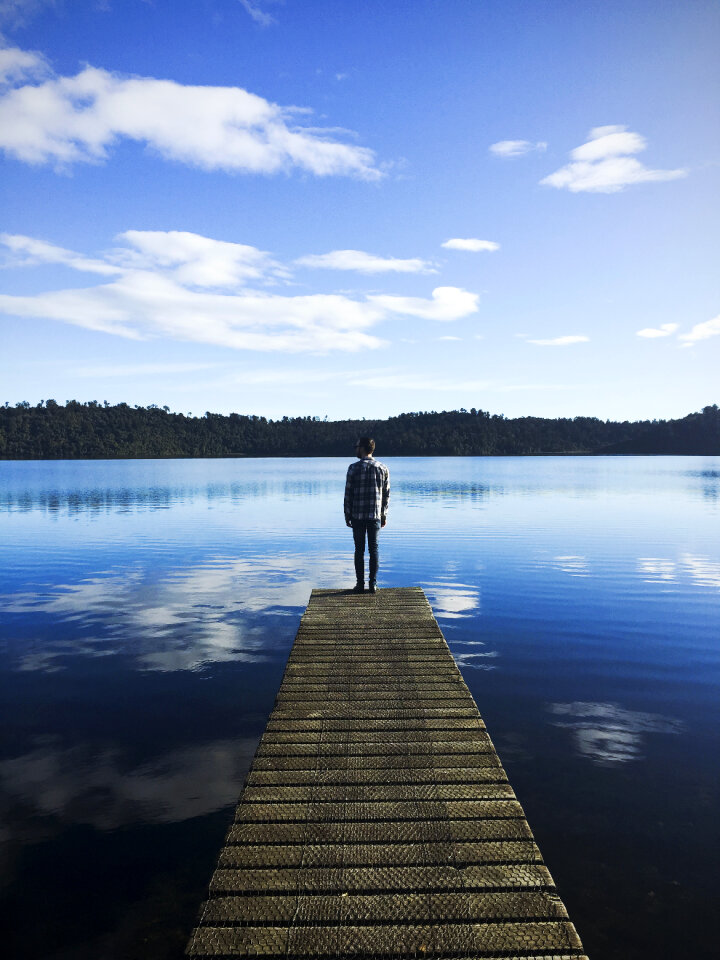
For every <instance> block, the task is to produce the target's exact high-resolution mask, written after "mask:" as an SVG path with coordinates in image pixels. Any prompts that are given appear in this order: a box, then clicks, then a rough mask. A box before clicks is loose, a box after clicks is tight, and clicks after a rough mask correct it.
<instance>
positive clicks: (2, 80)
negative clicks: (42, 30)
mask: <svg viewBox="0 0 720 960" xmlns="http://www.w3.org/2000/svg"><path fill="white" fill-rule="evenodd" d="M0 39H1V38H0ZM48 73H50V68H49V66H48V63H47V61H46V60H45V58H44V57H43V56H42V55H41V54H39V53H33V52H32V51H30V50H20V49H18V48H17V47H2V48H0V84H3V85H4V84H7V83H20V82H21V81H23V80H29V79H31V78H34V77H42V76H45V75H47V74H48Z"/></svg>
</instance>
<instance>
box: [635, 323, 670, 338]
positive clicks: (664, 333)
mask: <svg viewBox="0 0 720 960" xmlns="http://www.w3.org/2000/svg"><path fill="white" fill-rule="evenodd" d="M677 328H678V324H677V323H662V324H660V326H659V327H644V328H643V329H642V330H638V331H637V334H636V336H638V337H645V338H646V339H648V340H652V339H654V338H656V337H669V336H670V335H671V334H672V333H675V331H676V330H677Z"/></svg>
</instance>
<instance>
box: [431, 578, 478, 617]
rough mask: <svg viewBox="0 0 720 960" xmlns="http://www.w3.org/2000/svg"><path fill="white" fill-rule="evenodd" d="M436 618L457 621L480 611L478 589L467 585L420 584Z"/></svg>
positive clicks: (472, 585)
mask: <svg viewBox="0 0 720 960" xmlns="http://www.w3.org/2000/svg"><path fill="white" fill-rule="evenodd" d="M421 586H422V588H423V589H424V591H425V595H426V596H427V598H428V600H429V601H430V605H431V606H432V608H433V611H434V613H435V615H436V616H437V617H441V618H443V619H446V620H457V619H460V618H463V617H470V616H472V615H473V614H474V613H476V612H477V611H478V610H479V609H480V589H479V588H478V587H477V586H475V585H474V584H469V583H444V582H439V583H438V582H435V583H432V582H427V581H424V582H423V583H421Z"/></svg>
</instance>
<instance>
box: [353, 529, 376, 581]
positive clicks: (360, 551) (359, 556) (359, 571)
mask: <svg viewBox="0 0 720 960" xmlns="http://www.w3.org/2000/svg"><path fill="white" fill-rule="evenodd" d="M352 532H353V540H354V541H355V576H356V577H357V582H358V583H364V582H365V534H367V544H368V553H369V554H370V583H375V581H376V580H377V570H378V542H377V538H378V533H379V532H380V521H379V520H353V521H352Z"/></svg>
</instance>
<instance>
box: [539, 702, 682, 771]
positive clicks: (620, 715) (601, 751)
mask: <svg viewBox="0 0 720 960" xmlns="http://www.w3.org/2000/svg"><path fill="white" fill-rule="evenodd" d="M547 709H548V711H549V712H550V713H551V714H553V715H554V716H556V717H561V718H562V719H560V720H554V721H552V724H553V726H556V727H563V728H566V729H569V730H572V733H573V740H574V743H575V749H576V751H577V753H578V754H579V755H580V756H581V757H585V758H586V759H588V760H592V761H593V762H595V763H599V764H615V763H627V762H628V761H631V760H639V759H641V758H642V756H643V744H644V741H645V738H646V737H647V735H648V734H651V733H666V734H667V733H675V734H677V733H681V732H682V730H683V724H682V723H681V722H680V721H679V720H673V719H671V718H669V717H663V716H660V714H656V713H640V712H638V711H634V710H626V709H624V708H623V707H620V706H618V705H617V704H615V703H582V702H577V701H575V702H573V703H551V704H549V705H548V707H547Z"/></svg>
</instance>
